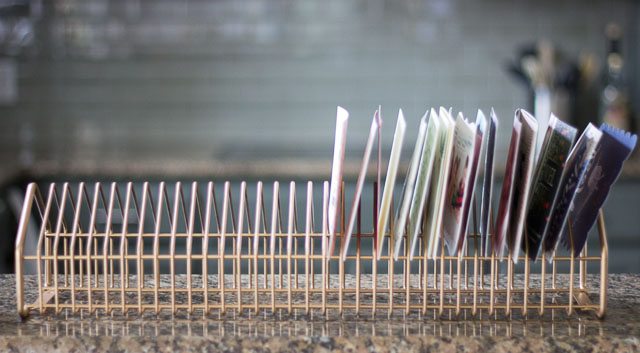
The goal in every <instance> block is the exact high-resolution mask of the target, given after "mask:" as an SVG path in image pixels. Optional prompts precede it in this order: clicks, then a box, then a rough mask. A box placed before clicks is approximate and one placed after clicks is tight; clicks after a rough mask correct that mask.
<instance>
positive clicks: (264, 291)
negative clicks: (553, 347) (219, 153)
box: [15, 182, 608, 319]
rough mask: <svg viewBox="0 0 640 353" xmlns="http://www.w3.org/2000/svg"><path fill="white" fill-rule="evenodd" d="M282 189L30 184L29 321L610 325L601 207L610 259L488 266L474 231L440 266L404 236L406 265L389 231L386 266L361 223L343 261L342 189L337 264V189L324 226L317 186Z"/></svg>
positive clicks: (20, 253)
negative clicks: (444, 318)
mask: <svg viewBox="0 0 640 353" xmlns="http://www.w3.org/2000/svg"><path fill="white" fill-rule="evenodd" d="M276 184H277V183H274V185H273V186H274V188H273V190H274V194H273V195H272V198H271V200H273V202H269V203H271V207H266V205H265V203H266V202H265V198H264V192H263V186H262V183H261V182H259V183H258V185H257V187H256V188H255V190H256V193H255V195H252V196H253V198H252V200H255V203H254V202H250V201H249V197H248V196H249V194H250V193H249V191H248V188H247V184H246V183H245V182H242V183H240V193H239V195H238V196H239V197H238V200H239V201H238V203H237V204H236V203H234V202H233V201H234V197H233V196H234V195H232V192H231V187H230V183H229V182H226V183H224V184H223V185H218V184H217V183H216V184H215V187H214V183H213V182H209V183H207V185H206V191H204V189H205V186H204V185H202V188H201V187H199V185H198V183H196V182H194V183H193V184H192V185H191V187H190V188H189V187H184V186H183V185H182V184H181V183H179V182H178V183H176V185H175V188H174V191H173V192H169V191H168V190H167V185H166V184H165V183H164V182H161V183H159V185H158V187H157V192H154V190H152V188H151V186H150V184H149V183H147V182H145V183H143V184H142V192H141V194H142V195H141V198H139V197H138V196H137V195H136V192H135V188H134V184H133V183H127V184H126V186H125V187H122V186H118V185H117V184H116V183H111V184H110V185H108V186H107V185H103V184H101V183H95V185H93V186H92V187H89V186H87V184H85V183H79V184H78V185H77V187H75V186H74V187H71V186H70V184H68V183H64V184H62V185H59V184H55V183H52V184H51V185H50V186H49V189H48V191H47V194H46V198H45V197H43V196H44V195H43V194H42V193H41V192H40V190H39V188H38V186H37V185H36V184H35V183H32V184H29V185H28V187H27V191H26V195H25V200H24V206H23V209H22V213H21V216H20V221H19V226H18V233H17V237H16V245H15V271H16V292H17V293H16V294H17V296H16V298H17V309H18V313H19V314H20V315H21V316H22V317H27V316H28V315H29V313H30V312H31V311H38V312H40V313H41V314H44V313H46V312H49V313H61V312H62V311H63V310H70V312H71V313H73V314H76V313H78V312H79V311H80V310H82V311H85V312H89V313H95V312H96V311H97V312H98V313H104V314H111V313H113V312H120V313H123V314H124V313H143V312H144V311H150V312H153V313H156V314H158V313H160V312H162V311H168V312H173V313H176V312H178V311H188V312H189V313H193V312H195V311H201V312H204V313H209V312H216V311H217V312H220V313H223V314H224V313H226V312H227V311H230V310H235V311H236V312H237V313H239V314H241V313H242V312H243V311H251V312H253V313H256V314H257V313H258V312H260V311H263V310H266V311H267V312H271V313H274V314H275V313H277V312H279V311H283V310H284V311H285V312H289V313H291V312H292V311H293V310H303V311H304V312H306V313H310V311H314V313H315V312H320V313H322V314H328V313H329V312H336V311H337V312H338V313H339V314H340V315H344V314H345V313H348V312H350V313H355V314H358V315H360V314H363V313H365V312H368V313H372V314H373V315H375V314H376V313H378V314H379V313H380V312H386V313H388V315H389V316H391V315H392V313H394V312H402V311H404V312H406V313H407V314H415V315H418V316H419V315H424V316H425V317H426V315H427V314H428V313H433V314H434V315H433V316H432V317H435V318H437V317H440V316H441V315H442V314H443V313H444V312H446V311H449V312H450V313H451V312H453V313H455V314H456V315H457V314H460V313H461V312H463V311H464V312H470V313H471V314H472V315H474V316H475V315H478V314H480V315H483V314H484V313H488V315H489V317H491V315H494V314H495V315H494V317H497V316H498V313H504V314H506V316H507V318H508V319H510V318H511V317H512V316H513V315H511V314H514V313H515V314H516V316H517V315H518V314H520V315H522V317H526V316H527V315H530V314H531V312H536V313H537V314H538V315H543V313H544V312H545V310H548V311H549V310H555V309H561V310H563V311H564V310H566V313H567V314H568V315H571V314H572V313H573V312H574V311H575V310H584V311H594V312H595V314H596V315H597V317H598V318H603V317H604V315H605V310H606V300H607V271H608V270H607V263H608V259H607V257H608V250H607V236H606V231H605V226H604V218H603V215H602V211H600V213H599V215H598V226H597V228H598V233H599V240H600V253H599V254H597V255H595V256H593V255H589V256H588V255H587V250H586V247H585V249H584V250H583V251H582V252H581V254H580V256H577V257H576V256H574V252H573V251H570V252H568V254H567V255H563V256H556V257H555V258H554V259H553V261H552V263H551V264H550V265H549V264H548V263H547V260H546V259H539V260H538V263H539V264H538V263H536V266H539V267H540V271H539V273H536V274H533V273H532V271H531V267H532V266H533V265H532V262H531V261H530V260H529V257H528V256H527V254H524V256H523V257H520V258H519V261H520V262H521V263H524V266H522V265H518V266H516V265H514V264H513V262H512V261H511V260H512V259H511V256H512V254H510V255H509V257H508V258H507V259H506V261H503V262H500V261H499V260H498V259H497V258H496V257H495V256H494V255H493V254H491V255H490V256H480V254H479V253H478V249H479V246H478V243H479V235H478V234H475V233H474V234H469V235H468V238H467V241H466V246H465V247H464V249H462V250H460V251H459V253H458V255H457V256H446V255H445V251H444V244H441V245H440V246H441V251H440V252H439V255H438V256H437V257H436V258H435V259H427V258H426V257H425V254H424V246H423V245H424V242H423V241H422V239H420V240H419V243H418V246H417V250H416V251H417V254H416V256H414V259H413V260H412V261H410V260H409V257H408V256H407V255H406V254H407V249H406V244H407V241H406V239H405V241H404V242H403V244H404V245H403V251H402V252H401V256H399V258H398V260H397V261H394V260H393V258H392V255H391V254H392V244H390V242H391V239H392V238H390V234H385V237H387V239H386V241H385V243H387V244H389V246H388V249H387V251H386V252H384V253H383V256H382V257H381V259H380V260H376V259H375V249H374V248H373V246H366V247H365V246H362V244H363V243H365V240H366V243H367V244H375V243H374V241H373V239H371V238H373V234H371V233H364V232H362V231H361V229H362V228H363V227H361V224H360V223H361V222H360V220H361V218H360V215H359V216H358V223H357V226H356V227H355V228H356V229H355V231H354V235H353V237H352V242H351V247H352V248H353V249H349V250H353V251H351V252H349V253H348V255H347V256H346V259H345V261H343V260H342V256H341V255H342V251H343V246H344V237H343V236H342V235H343V234H344V228H345V207H344V206H345V202H344V193H342V202H341V206H342V207H341V208H340V210H341V213H340V214H341V216H340V229H339V232H338V234H337V235H336V242H337V244H339V246H338V247H336V248H337V249H339V251H336V253H334V254H333V255H332V258H331V260H330V261H328V259H327V255H326V253H325V251H324V250H325V249H327V248H328V239H329V237H328V231H327V200H328V195H327V191H328V187H327V184H328V183H327V182H325V183H324V184H325V185H324V186H325V188H324V192H323V193H322V194H323V195H321V196H322V201H323V203H322V205H323V206H322V208H323V209H322V212H321V213H322V215H321V216H322V217H321V218H322V222H321V224H317V222H316V223H314V221H313V220H314V218H315V215H314V207H313V198H314V192H313V186H312V184H311V182H309V183H308V184H307V188H306V196H307V197H306V202H305V208H304V210H298V205H297V203H296V197H295V191H296V188H295V185H294V184H293V183H292V184H291V185H289V187H290V188H289V192H288V193H287V195H288V200H287V201H286V202H283V203H284V205H281V201H282V200H281V197H280V195H281V194H285V193H284V192H282V193H281V191H280V187H279V186H280V185H279V184H277V185H276ZM343 188H344V187H343ZM122 189H124V197H121V196H122V191H123V190H122ZM153 189H156V188H155V187H154V188H153ZM189 189H190V190H189ZM216 189H217V191H218V193H220V189H222V193H223V195H222V203H219V201H220V199H219V198H217V197H216ZM252 189H253V188H252ZM282 189H286V188H282ZM374 190H375V188H374ZM138 193H140V191H138ZM185 195H186V197H185ZM303 195H304V194H303ZM375 199H376V198H375V196H374V200H375ZM285 205H289V207H288V208H287V207H285ZM365 206H366V207H368V208H370V209H371V210H372V211H373V210H374V209H375V207H372V206H371V205H365ZM361 209H362V205H361ZM285 210H286V211H285ZM298 211H301V212H298ZM360 211H361V210H359V212H360ZM474 212H475V211H474ZM300 214H302V216H300ZM36 215H37V216H36ZM31 216H36V217H37V220H38V222H34V221H33V219H32V218H31ZM374 216H375V215H374ZM474 216H475V214H474ZM318 218H320V217H318ZM473 218H475V217H473ZM373 219H375V217H373ZM392 221H393V219H391V222H392ZM123 225H124V226H123ZM166 228H170V231H169V232H166ZM368 228H369V229H374V228H375V227H372V225H368ZM390 228H391V229H393V223H392V225H391V226H390ZM475 228H477V227H475ZM245 229H246V230H245ZM28 234H34V235H35V234H37V240H33V239H30V240H29V241H28V242H26V241H25V238H27V235H28ZM32 237H33V236H32ZM489 237H491V235H489ZM367 238H370V239H367ZM26 243H29V244H31V246H25V244H26ZM178 243H181V244H179V245H177V244H178ZM182 244H184V247H182ZM166 245H168V246H166ZM302 245H303V246H302ZM34 247H35V249H33V248H34ZM25 248H27V249H30V250H29V251H27V250H25ZM166 248H168V250H166ZM182 249H184V250H182ZM229 249H231V250H229ZM588 262H596V263H599V269H600V272H599V276H598V275H597V274H592V275H590V280H589V281H587V263H588ZM567 263H568V266H569V271H568V272H569V273H568V274H567V273H565V274H560V272H561V271H560V269H559V267H563V268H564V267H566V264H567ZM176 264H181V265H182V264H184V265H185V266H186V271H185V272H186V274H177V273H176V272H177V271H176V267H177V266H176ZM351 265H355V266H351ZM166 267H168V271H167V270H166ZM336 267H337V271H336ZM354 267H355V269H354ZM385 267H386V268H385ZM501 267H502V268H503V270H504V267H506V273H505V271H501V270H500V268H501ZM548 267H551V269H549V268H548ZM576 267H577V271H576ZM363 268H364V269H363ZM416 268H417V271H416V270H415V269H416ZM347 269H348V270H349V271H348V272H350V273H347ZM412 271H413V272H414V273H412ZM27 272H35V273H31V274H28V273H27ZM167 272H168V273H167ZM336 272H337V273H336ZM398 272H399V273H398ZM516 272H520V273H518V274H517V276H516ZM536 272H537V271H536ZM565 272H566V271H565ZM222 274H225V275H224V276H223V275H222ZM592 276H593V277H595V278H596V280H595V281H593V277H592ZM36 277H37V279H36ZM221 279H222V280H221ZM34 281H36V282H37V285H35V284H33V282H34ZM26 284H29V286H27V287H25V285H26ZM589 285H591V288H590V287H589ZM594 287H595V288H594ZM27 298H32V299H33V298H35V300H33V301H31V302H27V301H26V299H27Z"/></svg>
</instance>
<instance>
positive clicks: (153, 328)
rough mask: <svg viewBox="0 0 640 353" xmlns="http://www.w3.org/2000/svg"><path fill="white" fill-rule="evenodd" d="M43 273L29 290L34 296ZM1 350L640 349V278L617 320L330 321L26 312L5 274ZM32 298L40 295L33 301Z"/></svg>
mask: <svg viewBox="0 0 640 353" xmlns="http://www.w3.org/2000/svg"><path fill="white" fill-rule="evenodd" d="M34 283H36V282H35V280H34V279H33V278H26V284H27V286H26V289H25V290H26V291H29V290H30V291H31V292H33V287H31V289H29V286H33V285H34ZM0 284H1V287H0V304H1V305H0V311H1V313H0V351H24V352H55V351H76V352H85V351H122V352H125V351H126V352H142V351H144V352H173V351H193V352H209V351H211V352H213V351H234V352H236V351H238V352H239V351H248V352H250V351H256V352H262V351H271V352H273V351H290V352H307V351H309V352H311V351H313V352H323V351H353V352H365V351H367V352H370V351H381V352H388V351H394V352H404V351H443V352H458V351H459V352H473V351H492V352H521V351H525V352H527V351H531V352H539V351H558V352H574V351H575V352H583V351H591V352H598V351H605V352H629V351H639V350H640V275H624V274H618V275H610V277H609V286H608V288H609V297H608V301H607V316H606V318H605V319H604V320H598V319H597V318H596V317H595V315H594V314H593V313H592V312H584V313H581V312H577V313H575V314H574V315H571V316H567V315H566V313H565V312H564V311H562V310H553V311H552V310H548V311H546V312H545V314H544V315H543V316H542V317H539V316H538V315H533V316H531V315H530V317H529V318H528V319H526V320H525V319H523V318H522V317H520V316H518V315H519V314H518V313H512V314H511V316H509V317H507V316H506V315H504V313H497V315H495V316H491V318H489V317H488V315H487V314H486V313H485V314H484V315H483V314H482V313H481V314H480V315H478V316H477V317H472V316H471V315H470V313H467V312H463V313H462V314H461V315H460V316H459V317H457V318H456V317H455V316H453V315H452V314H451V313H449V314H445V315H444V316H443V317H442V318H440V319H435V317H434V316H429V315H427V316H424V317H423V316H421V315H420V314H418V313H416V314H413V313H412V314H409V315H405V314H404V313H402V312H398V313H394V314H393V315H392V316H391V318H388V317H387V315H378V316H377V317H375V318H373V317H372V316H371V315H361V316H360V317H357V316H355V315H353V314H349V313H347V314H345V315H344V316H343V317H340V316H339V315H337V313H333V314H330V315H329V316H328V317H325V316H324V315H320V314H319V313H313V312H312V314H311V315H305V313H304V312H295V313H293V314H291V315H288V314H286V313H284V312H278V313H277V314H276V315H272V314H271V313H268V312H261V313H259V314H258V315H254V314H252V313H251V312H250V311H248V312H245V313H243V314H242V315H237V314H234V313H233V312H232V311H229V313H228V314H227V315H220V314H218V313H210V314H207V315H204V314H203V313H196V314H192V315H189V314H188V313H178V314H177V315H171V314H170V313H165V312H163V313H161V314H160V315H155V314H152V313H149V312H146V313H144V314H143V315H138V314H128V315H122V314H120V313H113V314H110V315H106V314H104V313H98V314H93V315H89V314H87V313H86V312H80V313H78V314H75V315H74V314H71V313H70V312H63V313H61V314H60V315H54V314H44V315H41V314H39V313H37V312H35V311H34V312H32V313H31V315H30V316H29V318H27V319H25V320H21V319H20V317H19V316H18V314H17V309H16V298H15V277H14V276H13V275H1V276H0ZM27 301H28V302H32V301H33V297H31V299H29V298H27Z"/></svg>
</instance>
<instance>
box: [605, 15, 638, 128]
mask: <svg viewBox="0 0 640 353" xmlns="http://www.w3.org/2000/svg"><path fill="white" fill-rule="evenodd" d="M605 36H606V38H607V45H608V48H607V56H606V63H605V72H604V88H603V89H602V92H601V94H600V122H601V123H606V124H609V125H611V126H614V127H616V128H619V129H623V130H625V131H630V130H631V128H632V126H631V112H630V104H629V99H628V96H627V90H626V87H625V82H624V77H623V69H624V60H623V58H622V52H621V42H622V30H621V29H620V26H618V25H617V24H614V23H611V24H609V25H607V27H606V29H605Z"/></svg>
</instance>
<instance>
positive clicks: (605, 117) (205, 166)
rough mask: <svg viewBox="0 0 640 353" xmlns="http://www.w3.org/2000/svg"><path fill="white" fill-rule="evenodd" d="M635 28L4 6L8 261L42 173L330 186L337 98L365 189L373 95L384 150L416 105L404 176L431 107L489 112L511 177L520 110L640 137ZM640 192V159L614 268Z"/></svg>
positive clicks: (260, 8)
mask: <svg viewBox="0 0 640 353" xmlns="http://www.w3.org/2000/svg"><path fill="white" fill-rule="evenodd" d="M639 35H640V2H638V1H632V0H628V1H622V0H620V1H606V0H594V1H589V2H584V1H579V0H554V1H501V0H488V1H481V2H479V1H465V0H456V1H449V0H434V1H427V0H416V1H384V0H373V1H357V0H350V1H343V0H328V1H316V0H304V1H263V0H253V1H244V0H242V1H235V0H234V1H230V0H229V1H204V0H183V1H173V0H172V1H166V0H113V1H107V0H78V1H76V0H61V1H56V0H47V1H44V0H39V1H35V0H34V1H28V0H0V244H2V246H1V247H0V272H11V271H12V270H13V267H12V261H13V260H12V253H13V241H14V238H15V232H16V229H15V228H16V218H17V217H18V216H17V215H18V213H19V210H20V208H21V204H22V198H23V195H24V189H25V185H26V183H27V182H29V181H38V182H40V183H41V184H42V185H46V184H47V183H48V182H51V181H66V180H75V181H77V180H83V181H87V182H93V181H98V180H99V181H112V180H118V181H129V180H133V181H137V182H139V181H143V180H152V181H158V180H165V181H167V182H175V181H176V180H182V181H185V182H188V181H192V180H201V181H206V180H216V181H223V180H227V179H229V180H233V181H235V182H237V181H239V180H247V181H248V182H249V185H250V188H251V190H253V189H254V188H255V181H256V180H258V179H263V180H265V181H267V182H268V181H272V180H280V181H282V182H287V181H289V180H299V181H305V180H308V179H311V180H314V181H317V182H319V181H322V180H327V179H328V178H329V176H330V168H331V155H332V146H333V135H334V129H335V109H336V105H342V106H344V107H345V108H347V109H348V110H349V111H350V113H351V118H350V121H349V132H348V142H347V155H346V160H345V179H346V181H347V182H348V183H351V184H353V183H354V180H355V178H356V176H357V172H358V167H359V164H360V158H361V157H362V150H363V148H364V143H365V139H366V136H367V134H368V127H369V124H370V121H371V117H372V115H373V112H374V111H375V109H376V108H377V107H378V105H382V116H383V119H384V121H385V125H384V129H383V134H382V143H383V156H387V155H388V151H389V148H390V146H391V137H392V135H393V127H394V126H395V119H396V115H397V110H398V108H402V109H403V110H404V113H405V116H406V117H407V120H408V124H409V125H408V126H409V127H410V128H409V129H408V135H407V142H406V143H405V145H404V156H405V158H404V160H405V164H404V165H405V168H403V169H404V170H402V172H404V171H405V170H406V160H408V159H409V157H408V156H409V155H410V151H411V150H412V149H413V142H414V141H415V136H416V130H417V129H416V128H417V125H418V121H419V119H420V118H421V117H422V115H423V114H424V112H425V111H426V110H427V109H428V108H430V107H438V106H445V107H447V108H448V107H452V108H453V111H454V112H457V111H461V112H462V113H463V114H464V115H465V116H467V117H471V118H473V119H475V115H476V112H477V109H479V108H480V109H482V110H483V111H485V112H486V113H488V111H490V109H491V108H494V109H495V111H496V113H497V115H498V117H499V121H500V129H499V134H498V136H499V140H498V147H497V149H498V150H497V157H496V158H497V159H496V161H497V168H498V170H499V173H498V174H500V170H502V169H503V167H504V166H503V163H504V160H505V155H506V145H507V143H508V139H509V136H510V133H509V132H510V128H511V122H512V119H513V113H514V111H515V109H517V108H521V107H522V108H525V109H527V110H530V111H531V112H532V113H534V114H535V115H536V116H538V117H539V118H541V119H544V118H545V116H546V117H548V114H549V112H551V111H553V112H554V113H555V114H556V115H558V116H559V117H560V118H561V119H563V120H565V121H567V122H570V123H572V124H574V125H576V126H578V127H580V128H582V127H584V126H585V125H586V123H588V122H594V123H597V124H598V125H599V124H600V123H601V122H609V123H612V124H615V125H616V126H619V127H622V128H625V129H627V130H634V131H635V129H636V125H637V118H636V117H637V116H638V115H637V113H638V112H639V109H640V104H639V103H640V87H639V82H640V69H638V67H637V63H638V62H640V61H639V60H640V49H639V48H640V46H639V45H638V44H639ZM383 158H384V159H386V158H387V157H383ZM498 181H499V180H498ZM399 184H401V182H399ZM498 185H499V184H498ZM236 186H237V185H236ZM317 186H318V187H319V183H318V184H317ZM400 186H401V185H399V186H398V187H400ZM639 186H640V167H638V156H637V154H634V155H632V157H631V158H630V160H629V161H628V162H627V164H626V166H625V169H624V170H623V173H622V176H621V178H620V179H619V180H618V182H617V184H616V185H615V187H614V188H613V190H612V194H611V195H610V197H609V199H608V201H607V204H606V206H605V209H604V210H605V216H606V219H607V221H608V222H607V227H608V231H609V245H610V248H611V250H610V252H611V254H612V256H611V262H610V271H612V272H640V256H638V254H639V253H640V231H639V229H640V217H638V216H639V215H638V208H637V207H635V206H636V205H637V204H638V201H637V200H639V199H640V187H639ZM138 187H139V185H138ZM300 194H303V193H302V192H301V193H300ZM352 195H353V191H352V190H351V189H349V190H347V196H346V197H347V200H350V199H351V197H352ZM318 209H319V208H318ZM594 243H595V246H596V247H597V242H594Z"/></svg>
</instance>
